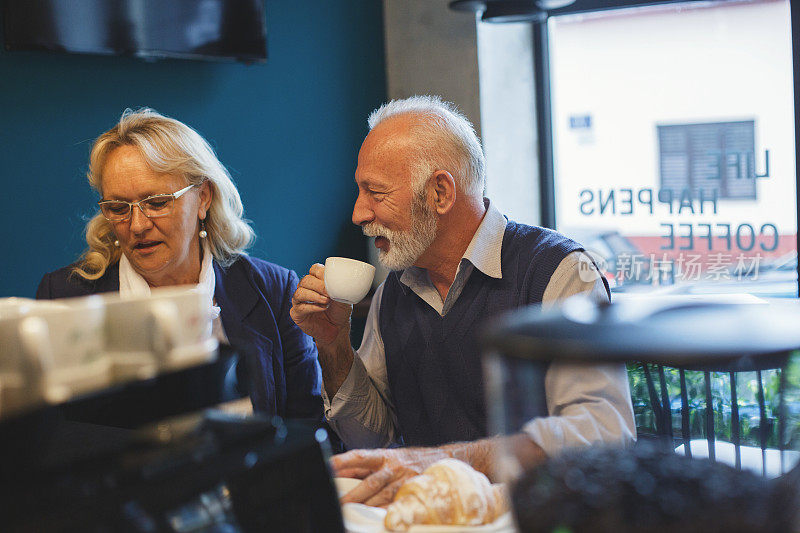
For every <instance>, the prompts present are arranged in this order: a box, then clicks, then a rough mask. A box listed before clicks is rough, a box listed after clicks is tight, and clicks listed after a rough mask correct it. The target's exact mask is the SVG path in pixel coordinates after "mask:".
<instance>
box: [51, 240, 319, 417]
mask: <svg viewBox="0 0 800 533" xmlns="http://www.w3.org/2000/svg"><path fill="white" fill-rule="evenodd" d="M73 266H74V265H70V266H67V267H64V268H61V269H59V270H56V271H55V272H51V273H49V274H45V275H44V277H43V278H42V281H41V282H40V283H39V288H38V289H37V291H36V298H38V299H53V298H68V297H77V296H87V295H90V294H97V293H102V292H114V291H119V263H116V264H114V265H111V266H110V267H108V269H107V270H106V272H105V274H103V276H102V277H100V278H99V279H97V280H94V281H89V280H86V279H84V278H82V277H80V276H78V275H77V274H74V273H73V272H72V268H73ZM214 274H215V276H216V287H215V290H214V298H215V300H216V302H217V305H218V306H219V307H220V318H221V320H222V325H223V327H224V328H225V334H226V335H227V337H228V342H229V343H230V344H231V347H233V348H234V350H236V352H237V353H239V354H240V356H241V357H242V358H243V360H244V361H246V364H247V370H248V374H249V376H250V387H249V388H250V399H251V401H252V402H253V408H254V410H256V411H259V412H262V413H266V414H267V415H276V414H277V415H280V416H283V417H286V418H314V419H318V420H321V419H322V396H321V393H320V388H321V385H322V373H321V371H320V367H319V363H318V361H317V348H316V346H315V345H314V341H313V340H312V339H311V337H309V336H308V335H306V334H305V333H303V332H302V331H301V330H300V328H298V327H297V325H296V324H295V323H294V321H293V320H292V319H291V317H290V316H289V309H290V307H291V297H292V294H293V293H294V291H295V289H296V288H297V283H298V279H297V274H295V273H294V272H293V271H291V270H288V269H286V268H283V267H280V266H278V265H275V264H273V263H268V262H267V261H263V260H261V259H256V258H253V257H250V256H247V255H242V256H240V257H239V258H238V259H237V260H236V261H235V262H234V263H233V264H232V265H231V266H229V267H227V268H222V267H221V266H220V265H219V264H217V262H216V261H214Z"/></svg>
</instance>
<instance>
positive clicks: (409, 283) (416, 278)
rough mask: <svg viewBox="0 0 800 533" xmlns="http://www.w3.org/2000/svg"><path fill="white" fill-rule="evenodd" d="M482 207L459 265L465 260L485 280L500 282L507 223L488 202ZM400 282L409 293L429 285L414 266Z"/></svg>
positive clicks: (486, 200) (422, 273)
mask: <svg viewBox="0 0 800 533" xmlns="http://www.w3.org/2000/svg"><path fill="white" fill-rule="evenodd" d="M483 205H484V206H486V213H485V214H484V215H483V220H482V221H481V223H480V225H479V226H478V229H477V230H476V231H475V234H474V235H473V236H472V240H471V241H470V242H469V245H468V246H467V249H466V251H464V255H463V256H462V258H461V261H462V264H463V261H464V260H467V261H469V262H470V263H472V265H473V266H474V267H475V268H477V269H478V270H480V271H481V272H483V273H484V274H486V275H487V276H489V277H491V278H496V279H500V278H502V277H503V271H502V268H501V261H500V257H501V252H502V248H503V236H504V235H505V231H506V224H508V220H506V217H505V216H503V214H502V213H500V211H498V210H497V208H496V207H495V206H494V204H492V202H491V201H490V200H489V199H488V198H484V199H483ZM400 282H401V283H402V284H403V285H405V287H410V288H412V289H413V288H414V287H415V286H418V285H420V284H429V283H430V281H429V278H428V272H427V271H426V270H425V269H424V268H419V267H415V266H411V267H409V268H407V269H405V270H404V271H403V273H402V274H401V275H400ZM405 287H404V290H405Z"/></svg>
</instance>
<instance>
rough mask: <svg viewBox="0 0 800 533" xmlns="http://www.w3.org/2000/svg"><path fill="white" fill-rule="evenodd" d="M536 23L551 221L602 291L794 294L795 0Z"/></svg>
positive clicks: (615, 12) (683, 6)
mask: <svg viewBox="0 0 800 533" xmlns="http://www.w3.org/2000/svg"><path fill="white" fill-rule="evenodd" d="M579 4H580V2H576V4H575V5H576V6H577V5H579ZM576 9H577V8H576ZM557 12H558V11H556V13H557ZM546 28H547V31H546V35H547V39H548V40H547V43H548V45H549V53H548V55H547V59H548V66H549V82H550V83H549V95H550V107H549V110H550V120H551V124H552V146H553V148H552V154H553V155H552V174H553V181H552V186H553V193H552V198H553V209H552V211H553V212H554V218H555V221H554V223H555V228H556V229H557V230H559V231H561V232H562V233H565V234H567V235H568V236H571V237H573V238H575V239H576V240H578V241H580V242H582V243H583V244H584V245H585V246H586V248H587V249H588V250H589V251H590V252H593V254H594V256H595V259H596V260H597V262H598V263H599V264H600V266H601V267H602V269H603V272H604V273H605V275H606V276H607V278H608V279H609V282H610V283H611V285H612V287H613V288H612V290H613V291H615V292H617V293H619V294H622V293H641V292H647V293H650V292H652V291H658V292H660V293H669V294H698V295H699V294H702V295H709V294H720V293H727V294H730V293H735V294H739V293H747V294H750V295H755V296H759V297H770V298H771V297H797V294H798V285H797V275H796V271H791V270H789V271H787V270H780V268H779V267H780V265H783V264H786V263H787V262H788V263H789V264H793V265H796V253H797V206H796V180H797V178H796V172H795V132H794V107H793V106H794V94H793V76H792V35H791V27H790V10H789V2H788V1H786V0H755V1H737V2H690V3H666V4H659V5H655V6H644V7H634V8H622V9H607V10H604V11H593V12H580V13H575V12H572V13H566V14H560V15H559V14H551V16H550V17H549V18H548V20H547V22H546ZM547 72H548V71H547V70H545V75H546V74H547ZM745 73H746V74H745Z"/></svg>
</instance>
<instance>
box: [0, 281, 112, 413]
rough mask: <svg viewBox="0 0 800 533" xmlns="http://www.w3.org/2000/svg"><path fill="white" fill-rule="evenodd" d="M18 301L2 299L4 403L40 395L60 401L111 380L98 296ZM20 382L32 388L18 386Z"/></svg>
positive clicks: (26, 401) (23, 401)
mask: <svg viewBox="0 0 800 533" xmlns="http://www.w3.org/2000/svg"><path fill="white" fill-rule="evenodd" d="M16 303H17V304H19V305H14V302H3V305H2V307H3V308H4V312H3V318H2V319H0V337H2V338H3V341H4V342H3V343H2V347H1V348H0V360H2V362H3V363H2V365H0V375H1V377H0V387H2V396H3V400H4V403H5V404H6V406H8V405H9V404H15V403H16V404H19V405H22V404H29V403H35V402H37V401H39V400H40V399H46V400H47V401H50V402H54V403H55V402H61V401H65V400H67V399H69V398H70V397H72V396H74V395H76V394H81V393H84V392H88V391H91V390H97V389H101V388H103V387H106V386H108V385H109V383H110V374H109V363H108V361H107V360H106V359H105V358H104V357H103V351H102V350H103V304H102V300H101V299H100V298H99V297H97V296H90V297H86V298H76V299H73V300H60V301H58V302H52V301H41V302H30V301H24V302H22V301H20V302H16ZM15 384H16V385H15ZM18 386H24V387H27V388H29V389H30V392H29V393H28V392H25V393H23V392H21V391H16V392H15V391H14V389H15V388H16V387H18ZM40 391H41V392H40ZM12 397H13V398H12ZM4 410H5V409H4Z"/></svg>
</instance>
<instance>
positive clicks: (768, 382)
mask: <svg viewBox="0 0 800 533" xmlns="http://www.w3.org/2000/svg"><path fill="white" fill-rule="evenodd" d="M649 369H650V376H651V378H652V382H653V386H654V388H655V393H656V395H657V398H658V400H659V401H661V399H662V391H661V384H660V379H659V374H658V371H657V367H656V366H655V365H650V366H649ZM781 372H782V371H781V370H778V369H773V370H764V371H762V372H761V382H762V384H763V394H764V407H765V414H766V426H765V431H766V437H767V447H768V448H777V447H778V415H779V411H778V410H779V404H780V375H781ZM783 372H786V385H785V391H784V396H785V401H786V405H785V409H786V413H787V427H786V436H787V438H786V446H785V447H786V449H796V450H800V352H795V354H793V356H792V357H791V358H790V362H789V365H788V367H787V368H786V369H785V370H783ZM704 376H705V373H704V372H701V371H688V370H687V371H686V372H685V378H686V389H687V396H688V405H689V430H690V435H691V438H692V439H702V438H706V416H707V410H706V384H705V377H704ZM735 376H736V377H735V379H736V396H737V402H736V403H737V405H738V408H739V423H740V430H739V436H740V442H741V444H742V445H746V446H755V447H759V446H760V445H761V444H760V443H761V441H760V430H761V416H760V412H759V392H758V390H759V387H758V374H757V373H756V372H737V373H736V374H735ZM664 377H665V381H666V384H667V393H668V396H669V402H670V407H671V411H672V432H673V436H674V437H675V438H676V439H680V438H681V436H682V429H681V395H680V392H681V391H680V374H679V371H678V370H677V369H675V368H664ZM709 377H710V384H711V397H712V405H713V413H714V437H715V438H716V439H718V440H722V441H727V442H732V440H733V439H732V428H733V425H732V423H731V420H732V408H731V407H732V406H731V379H730V374H728V373H724V372H710V373H709ZM628 379H629V382H630V386H631V397H632V400H633V411H634V416H635V419H636V429H637V431H638V432H639V434H640V435H641V434H655V433H656V416H655V412H654V410H653V408H652V406H651V402H650V394H649V392H648V387H647V381H646V379H645V373H644V371H643V369H642V365H641V364H640V363H629V364H628Z"/></svg>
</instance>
